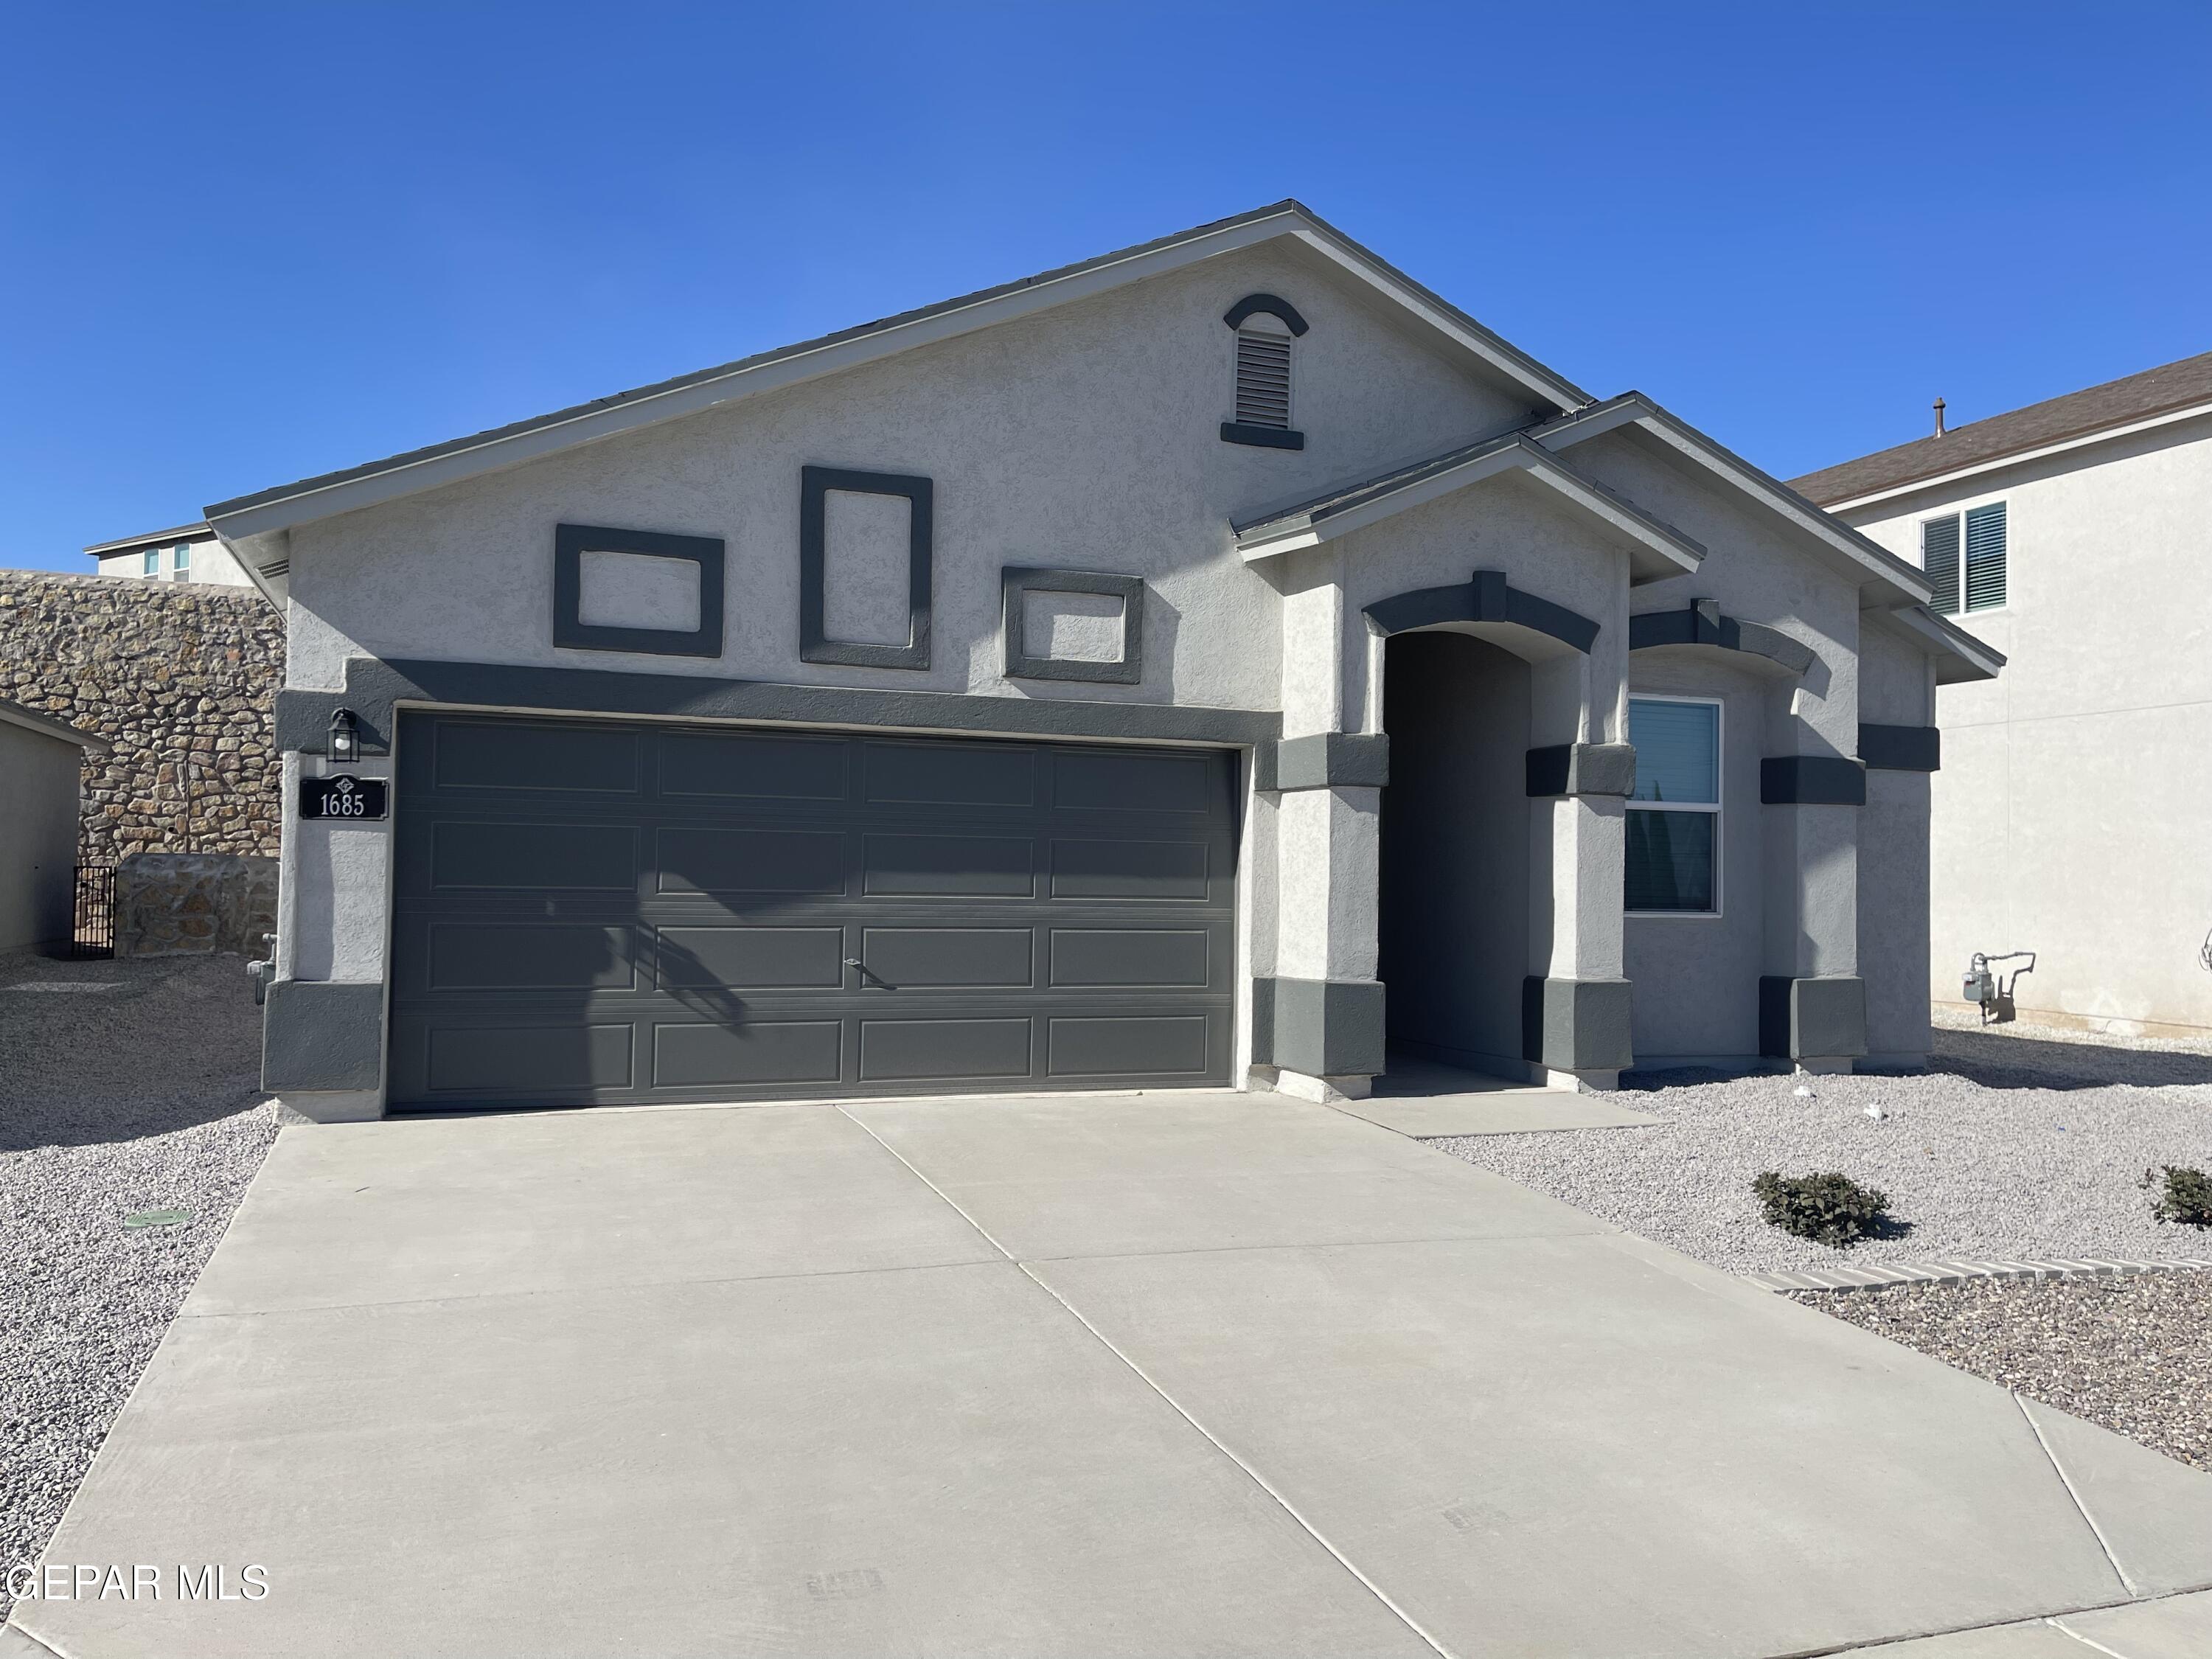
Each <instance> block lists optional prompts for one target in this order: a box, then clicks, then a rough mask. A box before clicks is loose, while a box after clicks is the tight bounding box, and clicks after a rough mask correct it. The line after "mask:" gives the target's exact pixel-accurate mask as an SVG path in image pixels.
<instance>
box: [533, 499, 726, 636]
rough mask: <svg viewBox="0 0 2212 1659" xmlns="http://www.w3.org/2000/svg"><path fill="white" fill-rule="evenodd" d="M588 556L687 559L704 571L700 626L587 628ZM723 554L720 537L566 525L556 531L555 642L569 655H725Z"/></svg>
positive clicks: (554, 556) (599, 626) (700, 597)
mask: <svg viewBox="0 0 2212 1659" xmlns="http://www.w3.org/2000/svg"><path fill="white" fill-rule="evenodd" d="M586 553H635V554H639V555H641V556H644V557H647V558H653V559H683V560H685V561H688V562H690V563H692V564H696V565H697V566H698V567H699V626H698V627H697V628H696V629H691V630H690V631H688V632H687V631H684V630H680V629H667V628H609V627H605V626H603V625H601V624H599V623H587V622H586V621H584V620H583V618H582V617H581V616H580V614H579V612H580V609H581V606H582V603H583V584H584V577H583V567H584V555H585V554H586ZM723 558H724V550H723V545H722V541H721V538H720V537H718V536H672V535H670V534H668V533H667V532H664V531H658V530H615V529H611V528H609V527H608V526H605V525H593V524H564V525H556V526H554V530H553V643H554V644H555V645H556V646H559V647H562V648H563V649H565V650H570V651H632V652H642V653H648V654H651V655H653V656H661V657H719V656H720V655H721V654H722V611H723V604H722V583H723Z"/></svg>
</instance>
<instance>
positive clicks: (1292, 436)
mask: <svg viewBox="0 0 2212 1659" xmlns="http://www.w3.org/2000/svg"><path fill="white" fill-rule="evenodd" d="M1221 441H1222V442H1224V443H1225V444H1249V445H1250V446H1251V447H1253V448H1255V449H1304V447H1306V435H1305V434H1304V433H1303V432H1293V431H1291V429H1290V428H1288V427H1280V426H1248V425H1247V424H1245V423H1244V422H1242V421H1224V422H1222V423H1221Z"/></svg>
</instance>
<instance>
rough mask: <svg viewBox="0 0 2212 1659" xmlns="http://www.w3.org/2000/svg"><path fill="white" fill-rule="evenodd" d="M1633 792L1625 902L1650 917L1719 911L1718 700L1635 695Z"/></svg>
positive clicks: (1632, 701)
mask: <svg viewBox="0 0 2212 1659" xmlns="http://www.w3.org/2000/svg"><path fill="white" fill-rule="evenodd" d="M1628 740H1629V742H1630V743H1632V744H1634V745H1635V747H1636V793H1635V794H1634V795H1633V796H1632V797H1631V798H1630V799H1629V803H1628V824H1627V829H1628V882H1627V892H1626V899H1625V902H1626V907H1627V908H1629V909H1630V910H1632V911H1642V912H1644V913H1645V914H1647V915H1654V914H1656V915H1717V914H1719V911H1720V823H1721V706H1720V704H1719V703H1718V702H1714V701H1712V700H1711V699H1708V698H1692V697H1631V698H1630V699H1629V700H1628Z"/></svg>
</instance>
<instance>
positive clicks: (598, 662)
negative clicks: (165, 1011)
mask: <svg viewBox="0 0 2212 1659" xmlns="http://www.w3.org/2000/svg"><path fill="white" fill-rule="evenodd" d="M208 516H209V521H210V524H211V525H212V526H214V528H215V530H216V533H217V534H218V535H219V536H220V537H221V538H222V541H223V544H225V546H226V547H228V548H229V549H230V550H232V551H233V553H234V555H235V556H237V557H238V558H239V560H240V562H241V564H242V566H243V567H244V568H246V569H247V570H248V571H249V572H250V573H251V574H252V576H253V578H254V580H256V581H257V582H258V584H260V585H261V586H263V587H264V591H266V592H269V593H270V595H271V596H272V597H273V598H276V599H279V600H280V601H281V602H282V603H283V605H285V607H286V611H287V617H288V628H289V661H288V665H287V671H286V680H285V685H284V689H283V690H282V691H281V692H280V693H279V696H278V708H277V721H276V729H277V743H278V746H279V748H280V749H281V750H283V753H284V765H285V791H284V793H285V803H286V821H285V833H284V851H283V860H284V872H283V873H284V880H283V909H282V914H281V915H280V919H279V927H278V943H277V945H276V977H275V980H274V982H273V984H272V985H271V987H270V999H269V1006H268V1012H267V1036H266V1053H265V1077H266V1081H267V1083H268V1085H269V1086H270V1088H272V1089H274V1090H276V1091H279V1092H280V1093H282V1094H283V1096H284V1097H286V1098H287V1099H288V1100H289V1101H290V1102H291V1103H294V1104H295V1105H296V1106H298V1107H299V1108H300V1109H302V1110H304V1111H307V1112H308V1113H310V1114H311V1115H317V1116H321V1117H325V1118H335V1117H345V1116H359V1115H372V1114H374V1113H378V1112H381V1111H385V1110H388V1109H438V1108H441V1107H454V1108H459V1107H470V1108H476V1107H482V1106H485V1105H501V1104H506V1105H515V1106H534V1105H545V1104H560V1103H595V1102H607V1103H621V1102H652V1101H684V1100H741V1099H749V1098H769V1097H810V1096H811V1097H827V1096H832V1095H847V1096H849V1095H853V1094H859V1093H872V1094H882V1093H892V1094H896V1093H908V1092H933V1091H934V1092H946V1091H955V1092H977V1091H987V1092H1000V1091H1017V1092H1018V1091H1032V1090H1040V1089H1094V1090H1095V1089H1122V1088H1146V1089H1151V1088H1165V1087H1177V1086H1247V1087H1279V1088H1281V1089H1284V1090H1285V1091H1291V1092H1294V1093H1299V1094H1304V1095H1306V1096H1308V1097H1319V1098H1329V1097H1337V1096H1356V1095H1358V1094H1360V1093H1363V1092H1364V1091H1366V1090H1367V1089H1368V1088H1369V1087H1370V1085H1371V1081H1372V1079H1373V1078H1375V1077H1376V1076H1377V1075H1379V1074H1382V1073H1384V1072H1385V1071H1386V1070H1387V1068H1388V1066H1389V1063H1390V1056H1391V1054H1393V1053H1394V1052H1398V1053H1405V1054H1414V1055H1418V1056H1420V1057H1423V1058H1425V1059H1429V1060H1447V1061H1451V1062H1455V1063H1458V1064H1461V1065H1463V1066H1469V1067H1472V1068H1475V1069H1479V1070H1483V1071H1487V1072H1490V1073H1496V1074H1499V1075H1503V1076H1506V1077H1509V1078H1515V1079H1524V1080H1526V1079H1534V1080H1538V1081H1546V1082H1551V1083H1554V1084H1558V1085H1565V1086H1576V1087H1604V1086H1607V1085H1610V1084H1611V1083H1612V1082H1613V1080H1614V1079H1615V1078H1616V1077H1617V1075H1618V1073H1619V1072H1620V1070H1621V1069H1622V1068H1624V1067H1626V1066H1630V1065H1632V1064H1637V1065H1653V1064H1664V1063H1668V1062H1670V1061H1674V1062H1681V1061H1689V1060H1710V1061H1714V1062H1717V1063H1725V1064H1731V1065H1757V1064H1761V1063H1774V1062H1780V1063H1784V1064H1796V1065H1799V1066H1806V1067H1808V1068H1814V1069H1821V1068H1836V1067H1842V1066H1850V1065H1851V1064H1853V1063H1854V1062H1859V1061H1865V1060H1872V1061H1877V1062H1881V1063H1889V1064H1903V1065H1911V1064H1914V1063H1917V1062H1918V1061H1920V1060H1923V1058H1924V1056H1925V1054H1926V1051H1927V1048H1928V1042H1929V1038H1928V997H1929V992H1928V985H1927V979H1926V963H1927V961H1928V945H1927V939H1926V908H1925V899H1926V883H1927V866H1926V846H1927V843H1926V824H1927V804H1928V782H1929V773H1928V771H1927V769H1926V767H1927V764H1928V762H1927V759H1926V756H1927V752H1928V750H1929V749H1930V748H1931V747H1932V740H1930V739H1929V738H1927V737H1926V735H1925V734H1927V733H1928V732H1929V728H1930V727H1931V726H1932V722H1933V720H1934V708H1933V696H1934V689H1935V686H1936V683H1937V682H1938V681H1939V680H1964V679H1971V678H1987V677H1988V676H1990V675H1991V674H1993V673H1995V671H1996V667H1997V665H1998V661H1999V659H1997V658H1996V655H1995V654H1994V653H1990V652H1989V651H1988V650H1987V649H1986V648H1985V647H1982V646H1981V645H1979V644H1978V642H1977V641H1974V640H1972V638H1971V637H1970V636H1968V635H1966V634H1965V633H1964V632H1963V631H1961V630H1960V629H1959V628H1957V627H1956V626H1955V625H1954V624H1953V623H1948V622H1946V621H1944V620H1942V619H1941V618H1937V617H1934V616H1932V615H1931V614H1930V613H1929V611H1928V609H1927V602H1928V600H1929V597H1930V591H1929V585H1928V582H1927V580H1926V578H1925V577H1924V575H1923V573H1922V572H1921V571H1920V570H1919V569H1918V568H1917V566H1916V565H1915V564H1913V563H1911V562H1907V561H1905V560H1902V559H1899V558H1898V557H1896V556H1894V555H1893V554H1892V553H1890V552H1887V551H1886V550H1883V549H1882V548H1881V547H1879V546H1877V545H1876V544H1874V543H1872V542H1870V541H1869V540H1868V539H1867V538H1864V537H1863V536H1860V535H1858V534H1857V533H1856V532H1853V531H1851V530H1850V529H1849V528H1848V527H1846V526H1844V525H1842V524H1840V523H1839V522H1838V521H1837V520H1833V519H1832V518H1831V517H1829V516H1827V515H1826V514H1824V513H1821V512H1820V511H1819V510H1818V509H1816V508H1814V507H1812V506H1811V505H1809V504H1808V502H1806V501H1803V500H1802V498H1800V497H1799V496H1797V495H1795V494H1793V493H1792V492H1791V491H1790V490H1788V489H1784V487H1782V486H1781V485H1779V484H1778V483H1776V482H1775V481H1774V480H1772V479H1771V478H1769V477H1766V476H1765V475H1764V474H1763V473H1760V472H1759V471H1758V470H1757V469H1756V468H1754V467H1753V466H1752V465H1749V464H1748V463H1747V462H1745V461H1742V460H1741V459H1738V458H1736V457H1735V456H1733V455H1730V454H1729V453H1727V452H1726V451H1724V450H1723V449H1721V448H1720V447H1718V446H1717V445H1716V444H1714V443H1713V442H1712V441H1711V440H1709V439H1707V438H1705V437H1704V436H1703V435H1700V434H1699V433H1697V432H1696V431H1694V430H1692V428H1689V427H1688V426H1686V424H1684V423H1683V422H1680V421H1679V420H1677V419H1676V418H1675V417H1674V416H1671V415H1670V414H1668V412H1667V411H1666V410H1664V409H1662V408H1661V407H1660V406H1659V405H1657V404H1654V403H1652V402H1651V401H1650V400H1649V399H1647V398H1643V397H1642V396H1640V395H1638V394H1635V393H1629V394H1626V395H1623V396H1620V397H1615V398H1608V399H1604V400H1598V399H1594V398H1592V397H1591V396H1590V395H1589V394H1588V393H1586V392H1583V391H1582V390H1581V389H1579V388H1578V387H1577V386H1572V385H1571V384H1570V383H1568V382H1567V381H1565V380H1564V379H1562V378H1561V377H1560V376H1559V375H1558V374H1555V373H1553V371H1551V370H1549V369H1547V368H1545V367H1544V366H1543V365H1542V364H1541V363H1539V362H1535V361H1534V359H1532V358H1530V357H1528V356H1527V355H1526V354H1524V353H1522V352H1521V351H1519V350H1518V349H1516V348H1514V347H1512V346H1510V345H1509V344H1508V343H1505V342H1504V341H1503V340H1501V339H1499V338H1498V337H1496V336H1495V335H1493V334H1492V333H1491V332H1489V331H1487V330H1486V329H1484V328H1482V327H1481V326H1480V325H1479V324H1477V323H1475V322H1474V320H1473V319H1470V318H1468V316H1466V315H1465V314H1464V313H1461V312H1460V311H1458V310H1457V309H1456V308H1455V307H1452V306H1451V305H1449V303H1448V302H1446V301H1443V300H1442V299H1441V298H1439V297H1438V296H1437V295H1434V294H1432V293H1431V292H1429V291H1428V290H1426V289H1423V288H1421V287H1420V286H1419V284H1417V283H1413V282H1412V281H1411V280H1410V279H1409V278H1407V277H1406V276H1403V275H1401V273H1399V272H1397V271H1396V270H1393V269H1392V268H1391V267H1389V265H1388V264H1384V263H1383V261H1382V260H1380V259H1379V258H1376V256H1374V255H1373V254H1371V253H1370V252H1367V251H1366V250H1364V249H1363V248H1361V247H1359V246H1358V245H1357V244H1355V243H1353V242H1352V241H1351V240H1349V239H1347V238H1346V237H1344V236H1343V235H1342V234H1340V233H1339V232H1337V231H1335V230H1334V229H1333V228H1331V227H1329V226H1328V225H1327V224H1326V223H1324V222H1322V221H1321V220H1319V219H1318V218H1316V216H1314V215H1312V214H1311V213H1310V212H1308V211H1307V210H1304V208H1302V207H1300V206H1299V205H1297V204H1295V203H1288V204H1280V205H1278V206H1276V207H1273V208H1269V209H1265V210H1260V211H1258V212H1255V213H1252V214H1248V215H1245V216H1241V217H1239V218H1236V219H1231V220H1228V221H1224V222H1220V223H1218V224H1215V225H1211V226H1206V227H1202V228H1199V229H1197V230H1194V231H1191V232H1188V233H1184V234H1181V235H1177V236H1173V237H1170V238H1166V239H1164V240H1160V241H1158V242H1154V243H1151V244H1147V245H1146V246H1141V247H1138V248H1133V249H1127V250H1123V251H1122V252H1118V253H1115V254H1111V255H1108V256H1105V257H1104V258H1099V259H1095V260H1091V261H1089V262H1086V263H1085V264H1079V265H1076V266H1073V267H1069V268H1066V269H1065V270H1058V271H1053V272H1048V273H1045V274H1044V275H1042V276H1038V277H1036V278H1032V279H1030V280H1028V281H1026V282H1024V283H1016V284H1012V285H1009V286H1008V287H1006V288H1003V289H994V290H990V291H987V292H986V293H983V294H979V295H970V296H968V297H966V298H964V299H961V300H957V301H949V302H947V303H945V304H944V305H939V306H934V307H929V308H927V309H926V310H923V311H920V312H915V313H909V314H907V315H904V316H901V317H895V318H891V319H887V320H886V321H884V322H881V323H877V324H872V325H867V326H866V327H863V328H859V329H854V330H852V331H847V332H845V333H842V334H838V335H833V336H830V337H826V338H824V339H822V340H817V341H813V342H809V343H805V344H803V345H800V346H797V347H793V348H790V349H786V350H781V351H776V352H771V353H767V354H764V355H763V356H759V357H756V358H750V359H747V360H744V361H742V362H737V363H732V364H729V365H726V366H724V367H721V368H715V369H711V370H708V371H704V372H702V373H701V374H694V375H690V376H685V377H684V378H682V379H679V380H673V381H670V382H666V383H665V384H663V385H660V386H652V387H647V388H644V389H642V390H641V391H639V392H631V393H627V394H623V395H621V396H618V397H616V398H608V399H605V400H602V401H600V402H598V403H595V404H588V405H585V406H583V407H580V408H578V409H574V410H567V411H563V412H561V413H559V414H556V415H553V416H547V417H544V418H543V419H539V420H535V421H527V422H520V423H518V424H517V425H514V426H512V427H507V428H501V429H499V430H496V431H494V432H489V433H485V434H482V435H477V436H476V437H473V438H469V439H465V440H461V441H457V442H454V443H450V444H444V445H439V446H436V447H432V448H429V449H425V450H422V451H418V452H415V453H410V454H408V455H403V456H399V457H396V458H393V459H391V460H389V461H384V462H377V463H373V464H371V465H366V466H362V467H359V468H355V469H351V470H349V471H345V472H341V473H337V474H332V475H330V476H327V477H321V478H316V479H310V480H307V481H305V482H303V483H298V484H294V485H289V486H285V487H283V488H280V489H272V490H267V491H264V492H261V493H259V494H257V495H250V496H246V497H242V498H240V499H238V500H235V501H227V502H223V503H220V504H218V505H216V506H215V507H210V509H209V514H208ZM1869 733H1872V734H1873V737H1872V739H1871V741H1872V744H1873V752H1872V754H1871V756H1869V752H1868V749H1867V746H1866V745H1867V744H1869Z"/></svg>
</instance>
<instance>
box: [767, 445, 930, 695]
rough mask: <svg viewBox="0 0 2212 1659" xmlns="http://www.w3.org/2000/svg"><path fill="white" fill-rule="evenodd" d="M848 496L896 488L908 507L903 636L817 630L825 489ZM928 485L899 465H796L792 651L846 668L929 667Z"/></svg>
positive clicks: (824, 560)
mask: <svg viewBox="0 0 2212 1659" xmlns="http://www.w3.org/2000/svg"><path fill="white" fill-rule="evenodd" d="M833 489H834V490H842V491H844V492H846V493H848V494H850V495H903V496H905V497H906V498H907V501H908V503H909V505H910V507H911V513H910V518H909V524H910V528H909V529H908V539H907V568H906V584H907V642H906V643H905V644H904V645H862V644H858V643H855V642H854V641H849V640H833V639H831V638H830V637H829V635H828V634H827V633H826V632H825V631H824V624H823V617H824V616H825V615H826V614H827V612H826V604H827V595H826V593H825V592H824V591H823V580H824V577H825V574H826V573H827V570H828V568H829V492H830V491H831V490H833ZM934 502H935V486H934V485H933V484H932V483H931V482H930V481H929V480H928V479H927V478H919V477H910V476H908V475H907V474H905V473H899V472H854V471H848V470H847V469H845V468H843V467H835V466H802V467H800V468H799V659H800V660H801V661H804V662H828V663H838V664H842V665H844V666H845V667H848V668H927V667H928V666H929V614H930V613H929V606H930V569H931V550H932V546H933V536H934V529H933V524H934V517H933V515H934V511H935V508H934Z"/></svg>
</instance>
